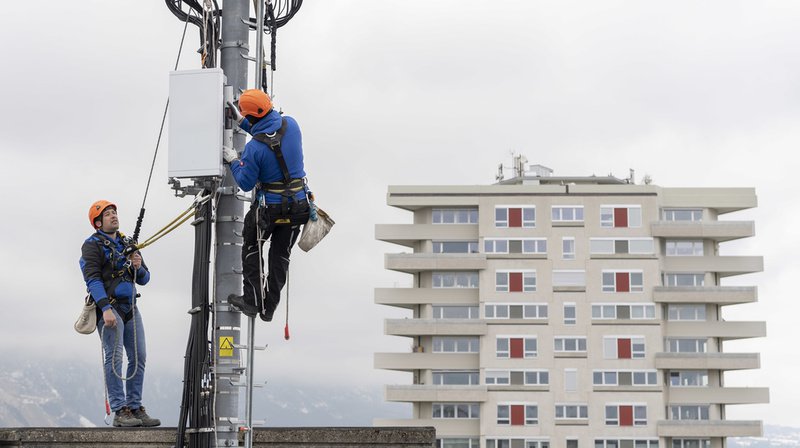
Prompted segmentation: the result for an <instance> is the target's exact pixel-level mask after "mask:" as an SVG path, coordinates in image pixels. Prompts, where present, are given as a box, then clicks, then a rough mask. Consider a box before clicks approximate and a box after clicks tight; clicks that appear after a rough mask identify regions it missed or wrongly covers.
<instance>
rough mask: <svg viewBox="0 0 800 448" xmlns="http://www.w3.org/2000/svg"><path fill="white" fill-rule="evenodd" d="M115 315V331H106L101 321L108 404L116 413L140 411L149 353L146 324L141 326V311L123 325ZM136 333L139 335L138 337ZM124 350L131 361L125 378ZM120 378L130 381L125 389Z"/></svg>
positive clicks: (109, 329) (98, 325) (135, 309)
mask: <svg viewBox="0 0 800 448" xmlns="http://www.w3.org/2000/svg"><path fill="white" fill-rule="evenodd" d="M112 310H113V308H112ZM113 311H114V316H115V317H116V318H117V326H116V327H114V328H111V327H105V326H104V323H103V319H99V320H98V322H97V331H98V333H99V334H100V338H101V341H102V343H103V353H104V363H103V367H104V370H105V376H106V387H107V388H108V403H109V405H110V406H111V410H112V411H114V412H116V411H118V410H119V409H120V408H122V407H123V406H128V407H130V408H131V409H137V408H140V407H141V406H142V386H143V385H144V365H145V361H146V360H147V349H146V348H145V343H144V324H143V323H142V316H141V314H139V309H138V308H134V317H133V318H132V319H131V320H129V321H128V322H127V323H125V324H124V325H123V323H122V318H121V317H120V316H119V314H118V313H117V310H113ZM134 331H135V332H136V334H135V336H134ZM115 345H116V351H115V347H114V346H115ZM123 348H124V349H125V354H126V355H127V358H128V369H127V372H126V373H125V375H123V374H122V367H123V366H122V351H123ZM112 366H113V367H112ZM112 369H113V370H112ZM134 371H135V373H136V374H135V375H134ZM120 377H122V378H127V380H125V387H124V388H123V385H122V381H123V380H122V379H121V378H120Z"/></svg>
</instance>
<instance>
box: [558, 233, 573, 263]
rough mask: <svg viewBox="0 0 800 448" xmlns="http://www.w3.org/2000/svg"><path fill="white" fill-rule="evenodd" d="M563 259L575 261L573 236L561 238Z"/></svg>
mask: <svg viewBox="0 0 800 448" xmlns="http://www.w3.org/2000/svg"><path fill="white" fill-rule="evenodd" d="M561 258H563V259H564V260H574V259H575V238H573V237H571V236H565V237H563V238H561Z"/></svg>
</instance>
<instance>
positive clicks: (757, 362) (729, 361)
mask: <svg viewBox="0 0 800 448" xmlns="http://www.w3.org/2000/svg"><path fill="white" fill-rule="evenodd" d="M760 367H761V357H760V355H759V354H758V353H656V368H657V369H670V370H745V369H758V368H760Z"/></svg>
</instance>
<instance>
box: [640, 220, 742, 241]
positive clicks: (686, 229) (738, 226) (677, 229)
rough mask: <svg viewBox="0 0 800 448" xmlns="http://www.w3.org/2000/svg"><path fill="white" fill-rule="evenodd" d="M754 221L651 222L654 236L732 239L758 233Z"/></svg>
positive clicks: (715, 239) (716, 239)
mask: <svg viewBox="0 0 800 448" xmlns="http://www.w3.org/2000/svg"><path fill="white" fill-rule="evenodd" d="M755 228H756V226H755V223H754V222H753V221H700V222H684V221H656V222H653V223H651V224H650V231H651V232H652V234H653V236H656V237H660V238H703V239H710V240H714V241H719V242H722V241H730V240H735V239H738V238H747V237H751V236H753V235H755V234H756V231H755Z"/></svg>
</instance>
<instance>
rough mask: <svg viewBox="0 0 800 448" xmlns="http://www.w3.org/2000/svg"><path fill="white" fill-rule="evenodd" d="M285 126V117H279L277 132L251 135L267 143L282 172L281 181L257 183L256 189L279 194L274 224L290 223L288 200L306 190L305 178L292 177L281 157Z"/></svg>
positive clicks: (292, 199)
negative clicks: (279, 207)
mask: <svg viewBox="0 0 800 448" xmlns="http://www.w3.org/2000/svg"><path fill="white" fill-rule="evenodd" d="M286 126H287V124H286V119H285V118H283V119H281V128H280V129H279V130H278V131H277V132H274V133H272V134H265V133H261V134H255V135H253V139H255V140H257V141H259V142H261V143H264V144H265V145H267V147H268V148H269V149H270V151H272V152H273V153H274V154H275V157H276V158H277V159H278V166H280V168H281V173H283V181H279V182H269V183H266V184H264V183H259V184H258V189H259V190H260V191H261V192H263V193H264V194H266V193H273V194H279V195H280V196H281V212H280V216H278V217H273V218H272V222H274V223H275V224H292V218H291V215H292V212H291V210H290V209H289V201H295V199H294V196H295V195H296V194H297V193H299V192H301V191H306V192H308V190H307V188H306V180H305V179H304V178H294V179H292V177H291V175H290V174H289V167H288V166H287V165H286V159H285V158H284V157H283V151H281V140H282V139H283V136H284V134H286ZM300 224H302V223H300Z"/></svg>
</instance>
